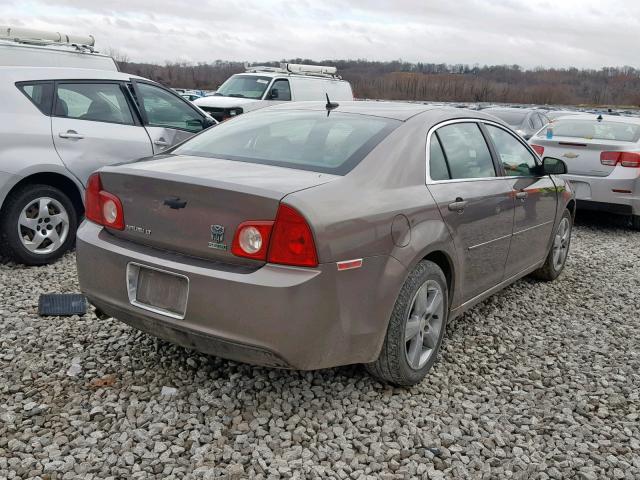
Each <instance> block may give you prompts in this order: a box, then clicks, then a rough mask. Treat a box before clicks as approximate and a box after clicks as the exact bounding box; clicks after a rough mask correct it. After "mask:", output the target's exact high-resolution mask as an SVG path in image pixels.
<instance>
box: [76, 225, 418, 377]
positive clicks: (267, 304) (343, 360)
mask: <svg viewBox="0 0 640 480" xmlns="http://www.w3.org/2000/svg"><path fill="white" fill-rule="evenodd" d="M77 261H78V275H79V279H80V287H81V289H82V292H83V293H84V294H85V295H86V296H87V298H88V299H89V301H90V302H91V303H93V304H94V305H95V306H96V307H97V308H99V309H100V310H102V311H103V312H104V313H106V314H108V315H109V316H112V317H115V318H117V319H119V320H121V321H123V322H125V323H128V324H130V325H132V326H133V327H135V328H138V329H140V330H143V331H145V332H148V333H150V334H151V335H155V336H158V337H160V338H164V339H166V340H169V341H171V342H175V343H177V344H179V345H183V346H185V347H189V348H193V349H196V350H198V351H201V352H203V353H207V354H213V355H217V356H220V357H224V358H228V359H232V360H237V361H242V362H247V363H252V364H258V365H266V366H275V367H287V368H294V369H300V370H313V369H318V368H326V367H333V366H337V365H345V364H351V363H366V362H370V361H373V360H374V359H375V358H376V357H377V355H378V353H379V350H380V347H381V345H382V341H383V339H384V335H385V333H386V328H387V323H388V320H389V317H390V315H391V310H392V308H393V305H394V303H395V299H396V295H397V293H398V291H399V289H400V286H401V285H402V282H403V281H404V276H405V274H406V272H405V268H404V267H403V266H402V265H401V264H400V263H399V262H398V261H397V260H395V259H394V258H393V257H382V256H380V257H370V258H367V259H365V261H364V263H363V267H362V268H360V269H357V270H349V271H343V272H338V271H337V268H336V265H335V264H334V263H331V264H322V265H320V266H318V268H316V269H307V268H295V267H286V266H277V265H270V264H267V265H265V266H263V267H262V268H259V269H258V270H255V271H252V272H246V271H244V272H242V271H239V272H235V271H232V270H230V269H225V270H222V269H218V268H215V264H212V263H211V262H208V261H205V260H201V259H195V258H189V257H184V256H180V255H175V254H170V253H167V252H163V251H160V250H156V249H153V248H149V247H144V246H140V245H136V244H133V243H131V242H128V241H126V240H122V239H117V238H116V237H114V236H113V235H111V234H109V233H108V232H106V231H104V230H103V229H102V228H101V227H99V226H97V225H94V224H92V223H90V222H84V223H83V224H82V226H81V227H80V229H79V230H78V237H77ZM130 262H136V263H139V264H142V265H147V266H149V267H153V268H159V269H162V270H167V271H171V272H175V273H179V274H182V275H185V276H187V277H188V279H189V297H188V300H187V309H186V313H185V316H184V318H183V319H181V320H177V319H174V318H170V317H168V316H165V315H162V314H160V313H156V312H151V311H148V310H146V309H143V308H140V307H137V306H135V305H132V304H131V303H130V302H129V296H128V291H127V280H126V279H127V277H126V275H127V274H126V271H127V265H128V264H129V263H130Z"/></svg>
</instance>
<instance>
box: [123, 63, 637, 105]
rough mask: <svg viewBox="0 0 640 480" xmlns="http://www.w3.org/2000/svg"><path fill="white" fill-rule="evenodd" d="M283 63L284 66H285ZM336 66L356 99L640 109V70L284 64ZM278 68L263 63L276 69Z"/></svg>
mask: <svg viewBox="0 0 640 480" xmlns="http://www.w3.org/2000/svg"><path fill="white" fill-rule="evenodd" d="M115 58H116V61H118V64H119V66H120V69H121V70H122V71H124V72H128V73H131V74H136V75H141V76H143V77H147V78H151V79H153V80H156V81H159V82H161V83H163V84H165V85H168V86H171V87H182V88H196V89H206V90H213V89H216V88H217V87H219V86H220V84H222V83H223V82H224V81H225V80H226V79H227V78H229V76H231V75H233V74H234V73H238V72H242V71H244V64H243V63H242V62H229V61H221V60H217V61H215V62H213V63H200V64H196V65H193V64H186V63H178V62H167V63H165V65H154V64H147V63H135V62H131V61H129V60H128V59H127V58H122V57H119V56H118V55H117V54H116V55H115ZM283 61H284V60H283ZM288 61H290V62H294V63H307V64H321V65H335V66H337V67H338V72H339V73H340V75H342V77H343V78H344V79H345V80H348V81H350V82H351V84H352V86H353V90H354V94H355V96H356V97H357V98H370V99H386V100H419V101H450V102H508V103H534V104H541V105H545V104H564V105H579V104H589V105H628V106H640V70H639V69H635V68H632V67H612V68H602V69H600V70H584V69H583V70H580V69H577V68H567V69H555V68H536V69H532V70H525V69H522V68H521V67H519V66H518V65H494V66H478V65H474V66H470V65H462V64H456V65H449V64H432V63H408V62H402V61H392V62H373V61H368V60H323V61H321V62H316V61H313V60H309V59H300V58H298V59H292V60H288ZM279 63H280V62H264V63H261V64H262V65H272V66H277V65H279Z"/></svg>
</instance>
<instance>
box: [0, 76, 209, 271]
mask: <svg viewBox="0 0 640 480" xmlns="http://www.w3.org/2000/svg"><path fill="white" fill-rule="evenodd" d="M0 98H2V109H1V110H0V254H1V255H2V256H9V257H10V258H12V259H13V260H15V261H17V262H21V263H24V264H27V265H42V264H46V263H49V262H51V261H53V260H55V259H57V258H58V257H60V256H61V255H62V254H63V253H64V252H65V251H66V250H68V249H69V248H70V247H72V245H73V243H74V241H75V232H76V228H77V226H78V222H79V220H80V219H81V218H82V216H83V214H84V206H83V197H84V189H85V186H86V182H87V179H88V177H89V175H90V174H91V173H92V172H93V171H94V170H97V169H98V168H100V167H102V166H104V165H111V164H114V163H120V162H126V161H128V160H134V159H137V158H141V157H145V156H150V155H153V154H156V153H160V152H162V151H164V150H166V149H167V148H168V147H171V146H173V145H175V144H176V143H179V142H181V141H183V140H185V139H187V138H189V137H191V136H192V135H194V134H195V133H197V132H200V131H201V130H203V129H205V128H207V127H209V126H211V125H213V124H215V123H216V121H215V120H214V119H213V118H211V117H210V116H209V115H207V114H206V113H205V112H203V111H202V110H200V109H199V108H198V107H196V106H194V105H193V104H191V103H190V102H188V101H187V100H185V99H183V98H182V97H180V96H179V95H177V94H176V93H175V92H173V91H171V90H169V89H167V88H164V87H162V86H161V85H159V84H157V83H154V82H151V81H149V80H146V79H143V78H140V77H135V76H131V75H128V74H125V73H120V72H110V71H101V70H89V69H78V68H34V67H15V66H14V67H0Z"/></svg>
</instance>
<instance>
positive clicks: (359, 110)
mask: <svg viewBox="0 0 640 480" xmlns="http://www.w3.org/2000/svg"><path fill="white" fill-rule="evenodd" d="M268 109H269V110H315V111H317V110H326V102H295V103H288V104H287V103H280V104H278V105H274V106H272V107H268ZM332 111H333V112H342V113H351V114H356V115H368V116H372V117H384V118H390V119H393V120H400V121H402V122H404V121H406V120H409V119H410V118H412V117H414V116H416V115H419V114H421V113H424V112H433V113H434V114H435V113H436V112H438V113H440V112H443V111H445V112H451V113H453V114H455V115H452V117H456V118H458V117H461V116H469V117H471V118H486V119H492V117H491V116H490V115H484V114H481V113H479V112H477V111H475V110H466V109H461V108H455V107H442V106H439V105H426V104H423V103H409V102H386V101H342V102H338V107H336V108H335V109H333V110H332ZM461 113H465V114H467V115H461Z"/></svg>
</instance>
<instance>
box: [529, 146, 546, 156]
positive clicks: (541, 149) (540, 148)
mask: <svg viewBox="0 0 640 480" xmlns="http://www.w3.org/2000/svg"><path fill="white" fill-rule="evenodd" d="M531 148H533V149H534V150H535V152H536V153H537V154H538V155H540V156H542V154H543V153H544V147H543V146H542V145H531Z"/></svg>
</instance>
